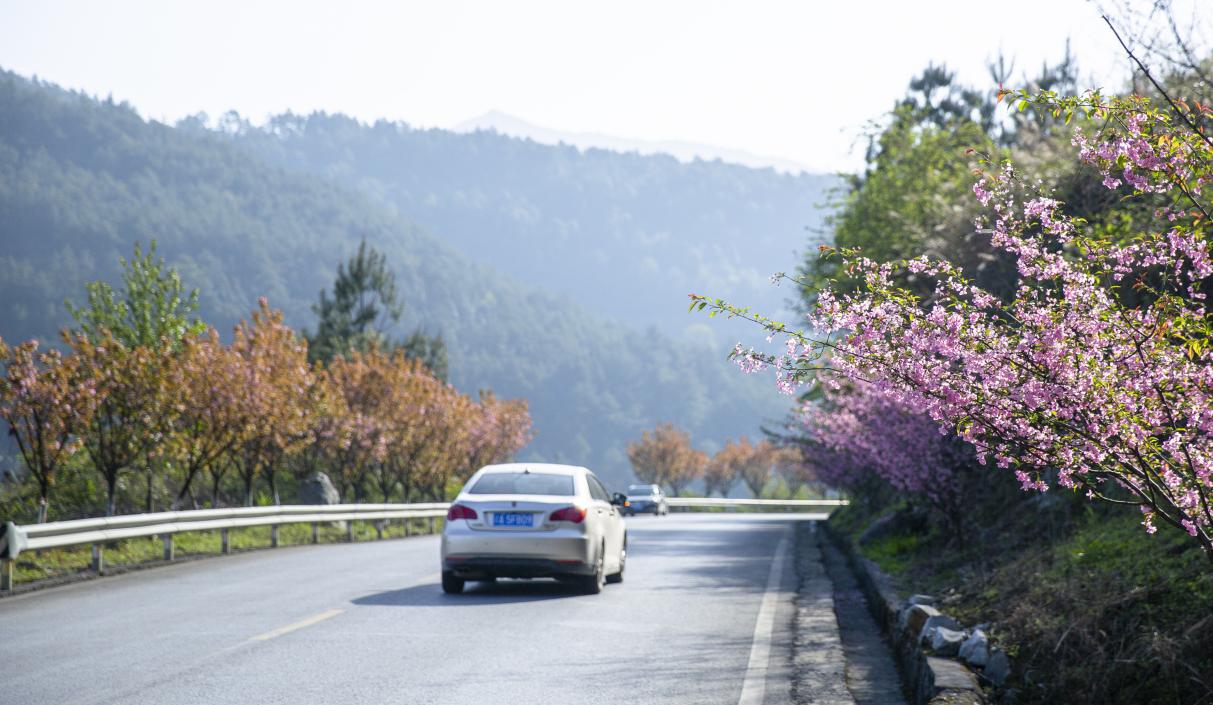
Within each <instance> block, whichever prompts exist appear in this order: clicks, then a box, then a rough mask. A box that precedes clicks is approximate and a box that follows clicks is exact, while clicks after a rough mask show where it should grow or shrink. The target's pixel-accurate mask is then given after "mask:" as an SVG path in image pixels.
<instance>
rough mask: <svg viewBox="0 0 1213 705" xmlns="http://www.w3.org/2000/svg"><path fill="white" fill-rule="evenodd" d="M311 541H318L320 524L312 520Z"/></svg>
mask: <svg viewBox="0 0 1213 705" xmlns="http://www.w3.org/2000/svg"><path fill="white" fill-rule="evenodd" d="M312 543H320V525H319V524H317V523H316V522H314V521H313V522H312Z"/></svg>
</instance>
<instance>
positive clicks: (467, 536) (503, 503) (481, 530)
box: [442, 463, 628, 594]
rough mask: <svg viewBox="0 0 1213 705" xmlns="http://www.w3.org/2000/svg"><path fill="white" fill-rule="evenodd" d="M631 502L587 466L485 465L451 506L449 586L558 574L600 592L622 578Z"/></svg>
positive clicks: (445, 546)
mask: <svg viewBox="0 0 1213 705" xmlns="http://www.w3.org/2000/svg"><path fill="white" fill-rule="evenodd" d="M624 501H625V499H624V496H623V495H614V496H612V495H611V494H610V493H609V492H607V489H606V487H604V486H603V484H602V482H601V481H599V479H598V478H597V477H595V476H594V473H592V472H590V471H589V470H587V469H586V468H583V467H577V466H574V465H552V464H546V463H508V464H503V465H489V466H487V467H483V468H481V469H480V470H478V471H477V472H476V474H475V475H472V478H471V479H470V480H468V481H467V484H466V485H464V487H463V490H462V491H460V492H459V496H458V497H456V498H455V501H454V502H452V503H451V508H450V510H449V511H448V512H447V517H446V526H445V527H444V528H443V530H442V590H443V591H444V592H447V593H459V592H463V585H464V583H465V582H467V581H469V580H483V581H493V580H496V579H497V578H557V579H559V580H565V581H568V582H573V583H575V584H576V585H577V586H578V587H580V588H581V590H582V591H583V592H586V593H590V594H594V593H598V592H601V591H602V586H603V583H618V582H623V569H624V564H625V563H626V561H627V544H628V539H627V531H626V529H625V527H624V524H623V516H622V514H621V512H620V506H622V504H623V503H624Z"/></svg>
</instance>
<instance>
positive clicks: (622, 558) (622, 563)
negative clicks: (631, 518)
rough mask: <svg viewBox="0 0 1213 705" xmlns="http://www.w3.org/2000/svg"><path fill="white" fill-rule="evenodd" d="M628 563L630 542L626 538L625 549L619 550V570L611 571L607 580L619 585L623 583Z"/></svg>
mask: <svg viewBox="0 0 1213 705" xmlns="http://www.w3.org/2000/svg"><path fill="white" fill-rule="evenodd" d="M627 564H628V542H627V539H624V542H623V550H622V551H620V552H619V572H618V573H611V574H610V575H608V576H606V581H607V582H608V583H611V584H612V585H618V584H619V583H622V582H623V569H624V568H626V567H627Z"/></svg>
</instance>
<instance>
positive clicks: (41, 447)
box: [0, 340, 97, 523]
mask: <svg viewBox="0 0 1213 705" xmlns="http://www.w3.org/2000/svg"><path fill="white" fill-rule="evenodd" d="M78 365H79V363H78V360H77V359H76V358H74V357H70V356H69V357H63V356H62V355H61V354H60V353H59V351H57V350H49V351H47V352H41V353H40V352H38V343H37V342H36V341H29V342H26V343H22V344H20V345H16V346H13V347H9V346H8V345H6V344H5V343H4V341H3V340H0V369H2V370H3V375H0V418H3V419H4V420H5V421H6V422H7V423H8V426H9V434H10V435H11V436H12V438H13V440H14V441H15V442H16V444H17V450H18V452H20V454H21V458H22V460H23V461H24V462H25V467H26V468H27V469H28V470H29V472H30V475H31V476H33V477H34V479H35V480H36V481H37V482H38V497H39V500H40V501H39V506H38V523H42V522H45V521H46V518H47V514H48V513H49V511H50V495H51V489H52V488H53V487H54V485H55V478H56V475H57V474H58V472H59V470H60V468H62V467H63V465H64V464H65V463H66V462H67V461H68V460H69V459H70V458H71V457H72V456H73V455H75V453H76V452H77V451H79V449H80V444H81V440H80V434H81V433H82V432H83V431H84V429H85V428H87V426H88V425H89V422H90V420H91V419H92V415H93V413H94V411H95V409H96V402H97V390H96V386H95V384H94V383H93V381H92V380H88V379H81V378H80V376H79V375H78V373H77V368H78Z"/></svg>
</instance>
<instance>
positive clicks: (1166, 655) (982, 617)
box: [831, 498, 1213, 705]
mask: <svg viewBox="0 0 1213 705" xmlns="http://www.w3.org/2000/svg"><path fill="white" fill-rule="evenodd" d="M983 516H984V517H985V518H987V521H986V522H985V526H983V527H980V529H979V530H974V531H971V532H970V537H971V538H975V539H976V540H971V541H970V544H969V545H965V546H960V545H957V544H956V542H955V541H954V540H950V539H949V538H948V537H947V536H945V535H943V534H941V533H939V532H937V531H925V532H924V531H921V530H918V531H909V530H900V531H893V532H891V533H885V534H882V535H881V536H880V537H879V538H876V539H875V540H872V541H870V542H868V543H866V544H865V545H864V546H862V547H861V551H862V552H863V553H864V554H865V555H866V556H867V557H869V558H870V559H872V560H873V561H875V562H876V563H877V564H878V565H879V566H880V567H881V568H882V569H883V570H885V571H886V572H888V573H890V574H891V575H893V576H894V577H895V578H896V579H897V580H898V582H900V583H901V584H903V585H905V586H906V587H907V589H908V590H911V591H913V592H929V593H931V594H934V595H935V596H936V597H937V598H939V601H940V606H941V609H943V610H944V611H946V612H948V613H949V614H951V615H953V616H954V617H956V618H958V619H959V620H960V621H961V622H962V623H964V624H966V625H969V626H972V625H975V624H979V623H984V624H989V625H990V629H989V631H990V634H991V637H992V638H993V639H994V640H995V642H996V643H997V644H998V645H999V646H1001V647H1002V648H1003V649H1005V650H1006V651H1007V653H1008V654H1009V655H1011V657H1012V659H1013V662H1014V666H1015V672H1014V674H1013V677H1012V681H1011V682H1010V683H1009V685H1010V686H1011V687H1013V688H1014V689H1015V690H1016V691H1017V696H1016V698H1017V699H1016V702H1017V703H1021V704H1023V705H1027V704H1029V703H1057V702H1065V703H1074V704H1075V705H1083V704H1087V703H1090V704H1092V705H1094V704H1096V703H1098V704H1099V705H1120V704H1122V703H1123V704H1124V705H1129V704H1130V703H1132V704H1133V705H1155V704H1157V705H1198V704H1210V703H1213V565H1211V564H1210V562H1209V559H1208V558H1206V557H1205V555H1204V553H1203V551H1201V550H1200V549H1199V547H1198V546H1196V545H1195V543H1194V542H1192V541H1191V540H1190V539H1189V538H1188V537H1187V536H1186V535H1184V534H1182V533H1181V532H1179V531H1175V530H1170V529H1168V528H1163V527H1160V528H1159V530H1158V533H1156V534H1154V535H1150V534H1147V533H1146V532H1145V531H1144V530H1143V529H1142V527H1141V525H1140V521H1141V518H1140V515H1138V514H1137V512H1135V511H1123V510H1121V509H1120V508H1118V507H1107V506H1098V505H1090V504H1082V503H1072V502H1069V501H1068V500H1066V501H1060V502H1056V503H1055V504H1053V505H1051V506H1048V505H1045V504H1043V503H1041V502H1034V501H1032V500H1031V499H1030V498H1027V499H1025V498H1020V499H1019V500H1018V501H1017V502H1016V503H1015V505H1012V506H1005V505H1004V506H1003V507H1001V509H997V510H995V509H989V508H987V510H986V511H985V513H984V514H983ZM874 519H875V516H874V515H873V514H869V513H865V512H864V511H863V509H862V508H861V507H857V506H852V507H848V508H846V509H844V510H840V511H839V512H837V513H836V514H835V516H834V517H832V518H831V524H832V525H835V528H837V529H838V530H839V531H840V532H842V533H845V534H848V535H851V536H858V535H860V533H862V531H863V529H864V528H865V527H866V526H867V525H868V524H869V523H870V522H871V521H872V520H874Z"/></svg>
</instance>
